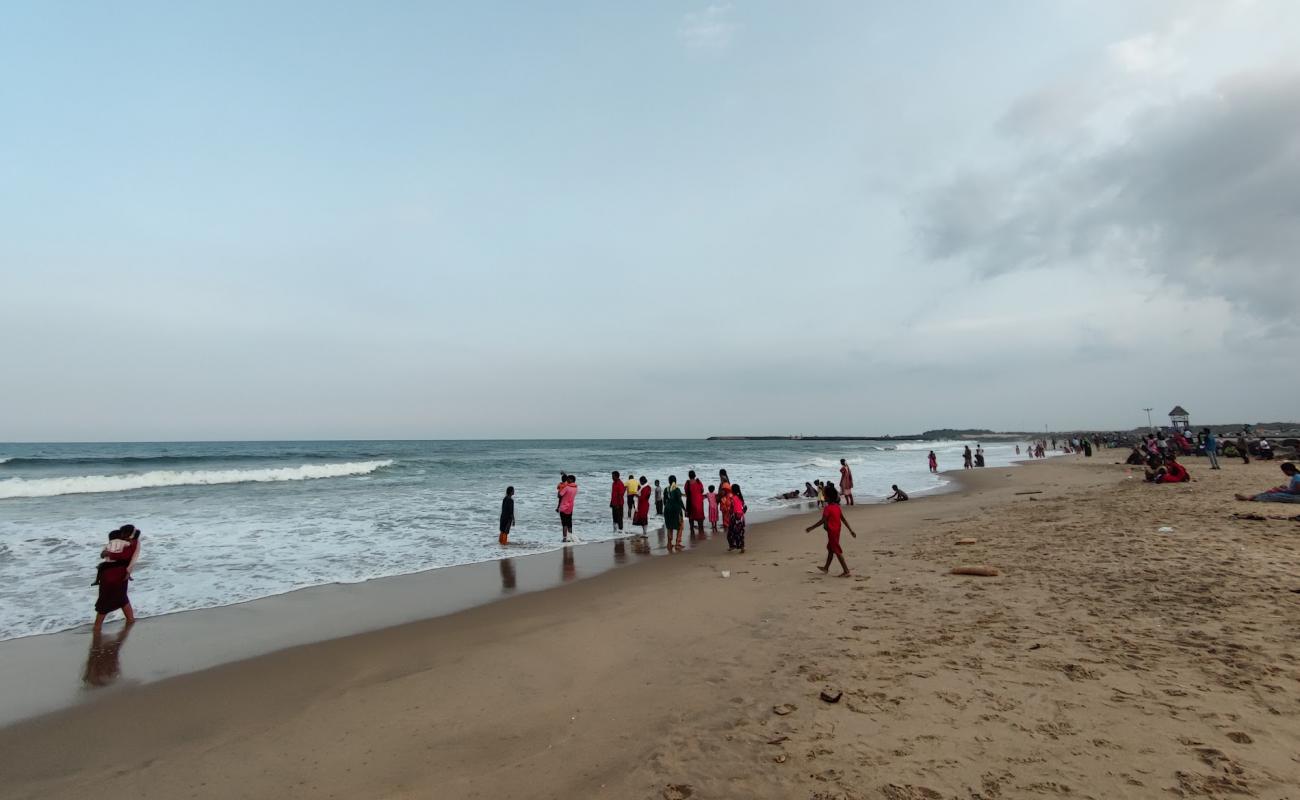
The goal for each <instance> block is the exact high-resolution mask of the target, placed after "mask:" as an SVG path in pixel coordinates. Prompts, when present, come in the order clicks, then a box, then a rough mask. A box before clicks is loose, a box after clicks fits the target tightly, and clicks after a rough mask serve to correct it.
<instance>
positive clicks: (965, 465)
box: [961, 445, 974, 469]
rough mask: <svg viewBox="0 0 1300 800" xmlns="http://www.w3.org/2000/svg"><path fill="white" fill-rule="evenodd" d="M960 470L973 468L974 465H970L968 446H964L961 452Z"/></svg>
mask: <svg viewBox="0 0 1300 800" xmlns="http://www.w3.org/2000/svg"><path fill="white" fill-rule="evenodd" d="M961 468H962V469H972V468H974V465H973V464H972V463H971V453H970V445H966V449H965V451H963V452H962V454H961Z"/></svg>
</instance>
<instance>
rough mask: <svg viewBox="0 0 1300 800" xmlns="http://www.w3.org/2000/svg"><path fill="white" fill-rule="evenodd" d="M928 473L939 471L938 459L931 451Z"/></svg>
mask: <svg viewBox="0 0 1300 800" xmlns="http://www.w3.org/2000/svg"><path fill="white" fill-rule="evenodd" d="M930 471H931V472H938V471H939V457H938V456H936V455H935V454H934V451H933V450H931V451H930Z"/></svg>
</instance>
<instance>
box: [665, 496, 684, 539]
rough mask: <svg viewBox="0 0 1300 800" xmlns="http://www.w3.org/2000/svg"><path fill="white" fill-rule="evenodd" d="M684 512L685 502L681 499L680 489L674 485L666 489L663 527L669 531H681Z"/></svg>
mask: <svg viewBox="0 0 1300 800" xmlns="http://www.w3.org/2000/svg"><path fill="white" fill-rule="evenodd" d="M685 512H686V501H685V500H684V499H683V498H682V490H681V488H680V487H678V486H676V485H673V486H670V487H668V491H666V492H664V527H666V528H667V529H668V530H670V531H672V530H679V529H681V527H682V516H683V514H685Z"/></svg>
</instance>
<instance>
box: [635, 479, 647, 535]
mask: <svg viewBox="0 0 1300 800" xmlns="http://www.w3.org/2000/svg"><path fill="white" fill-rule="evenodd" d="M639 485H640V487H641V489H640V491H638V492H637V497H636V514H635V515H634V516H633V517H632V524H633V525H640V526H641V535H642V536H645V535H646V525H647V524H648V523H649V522H650V482H649V481H647V480H646V479H645V476H644V475H642V476H641V482H640V484H639Z"/></svg>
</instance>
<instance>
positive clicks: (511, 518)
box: [497, 486, 515, 544]
mask: <svg viewBox="0 0 1300 800" xmlns="http://www.w3.org/2000/svg"><path fill="white" fill-rule="evenodd" d="M514 526H515V487H513V486H507V487H506V496H505V497H504V498H503V499H502V500H501V524H500V525H499V526H498V527H497V530H499V531H500V532H501V535H500V536H498V537H497V542H498V543H499V544H509V543H510V541H509V540H510V529H511V528H513V527H514Z"/></svg>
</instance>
